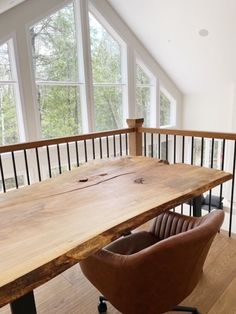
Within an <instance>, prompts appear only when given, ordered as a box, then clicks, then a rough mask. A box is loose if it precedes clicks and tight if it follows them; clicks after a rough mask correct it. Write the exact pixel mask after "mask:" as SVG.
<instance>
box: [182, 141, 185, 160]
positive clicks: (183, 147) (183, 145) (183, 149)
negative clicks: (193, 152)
mask: <svg viewBox="0 0 236 314" xmlns="http://www.w3.org/2000/svg"><path fill="white" fill-rule="evenodd" d="M184 154H185V136H182V163H184Z"/></svg>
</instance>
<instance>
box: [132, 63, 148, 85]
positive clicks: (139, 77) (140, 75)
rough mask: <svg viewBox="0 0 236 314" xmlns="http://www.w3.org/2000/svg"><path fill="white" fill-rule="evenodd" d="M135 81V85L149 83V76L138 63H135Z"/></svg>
mask: <svg viewBox="0 0 236 314" xmlns="http://www.w3.org/2000/svg"><path fill="white" fill-rule="evenodd" d="M136 83H137V85H139V84H141V85H151V80H150V78H149V77H148V75H147V74H146V73H145V72H144V71H143V69H142V68H141V67H140V66H139V65H138V64H137V65H136Z"/></svg>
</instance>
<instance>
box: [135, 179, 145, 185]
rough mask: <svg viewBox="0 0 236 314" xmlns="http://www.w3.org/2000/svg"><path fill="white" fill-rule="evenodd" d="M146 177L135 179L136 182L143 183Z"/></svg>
mask: <svg viewBox="0 0 236 314" xmlns="http://www.w3.org/2000/svg"><path fill="white" fill-rule="evenodd" d="M143 182H144V178H137V179H135V180H134V183H138V184H143Z"/></svg>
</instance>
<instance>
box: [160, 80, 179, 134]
mask: <svg viewBox="0 0 236 314" xmlns="http://www.w3.org/2000/svg"><path fill="white" fill-rule="evenodd" d="M161 93H163V94H164V95H165V96H166V97H167V98H168V99H169V101H170V123H169V124H166V125H161V120H160V119H161ZM159 112H160V115H159V124H160V128H162V129H167V128H175V127H176V123H177V116H176V113H177V101H176V99H175V98H174V97H173V96H172V95H171V94H170V93H169V92H168V91H167V89H166V88H165V87H164V86H163V85H160V110H159Z"/></svg>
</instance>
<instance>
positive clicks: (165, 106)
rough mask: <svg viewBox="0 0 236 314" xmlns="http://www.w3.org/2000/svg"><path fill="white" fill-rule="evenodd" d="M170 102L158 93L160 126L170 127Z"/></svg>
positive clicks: (162, 94) (161, 93)
mask: <svg viewBox="0 0 236 314" xmlns="http://www.w3.org/2000/svg"><path fill="white" fill-rule="evenodd" d="M171 105H172V104H171V100H170V99H169V98H168V97H167V96H166V95H165V94H164V92H163V91H161V92H160V126H166V125H171Z"/></svg>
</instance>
